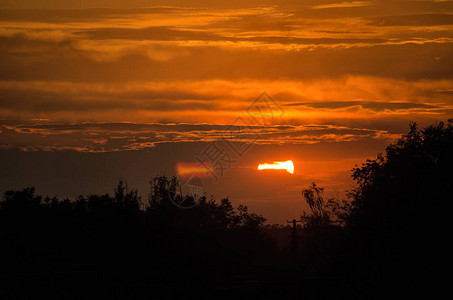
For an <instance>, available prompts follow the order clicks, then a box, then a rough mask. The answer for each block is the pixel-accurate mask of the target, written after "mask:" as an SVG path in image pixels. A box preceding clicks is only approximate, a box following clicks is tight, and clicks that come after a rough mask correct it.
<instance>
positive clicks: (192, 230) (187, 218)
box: [0, 122, 453, 299]
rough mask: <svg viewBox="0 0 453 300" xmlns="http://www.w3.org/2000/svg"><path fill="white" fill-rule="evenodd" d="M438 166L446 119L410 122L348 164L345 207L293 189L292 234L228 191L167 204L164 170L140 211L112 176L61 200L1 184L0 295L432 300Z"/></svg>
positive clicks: (451, 191) (440, 225) (451, 186)
mask: <svg viewBox="0 0 453 300" xmlns="http://www.w3.org/2000/svg"><path fill="white" fill-rule="evenodd" d="M452 170H453V125H452V122H449V123H448V125H444V124H442V123H440V124H437V125H434V126H430V127H428V128H425V129H423V130H418V129H417V128H416V126H415V125H412V126H411V130H410V132H409V133H408V135H406V136H404V137H403V138H401V139H400V140H399V141H398V142H396V143H395V144H392V145H390V146H389V147H388V148H387V153H386V154H385V155H378V156H377V157H376V159H374V160H369V161H367V162H366V163H365V164H363V165H362V167H360V168H356V169H354V170H353V174H352V177H353V179H354V180H355V182H356V187H355V188H354V189H353V190H352V191H351V193H350V195H349V198H348V199H346V200H345V201H343V200H340V199H327V198H325V197H324V196H323V190H322V188H320V187H318V186H316V185H315V184H313V185H312V186H310V187H309V188H307V189H306V190H304V191H302V196H303V197H304V199H305V200H306V201H307V203H308V205H309V207H310V209H311V212H309V213H306V214H304V215H302V216H301V221H302V223H301V226H300V228H299V230H298V233H297V236H293V238H292V240H291V239H290V238H289V237H290V236H291V232H290V228H289V227H282V226H264V222H265V219H264V218H263V217H262V216H260V215H256V214H254V213H251V212H249V211H248V210H247V208H246V207H244V206H239V207H238V208H233V207H232V206H231V203H230V201H229V200H228V199H222V200H220V201H215V200H214V199H206V198H200V199H197V202H198V205H196V206H195V207H193V208H191V209H181V208H180V207H177V206H175V205H174V203H173V202H172V201H170V200H169V197H168V195H169V193H170V194H171V193H172V191H174V189H175V183H176V182H175V180H174V179H168V178H165V177H156V178H155V179H154V180H153V182H152V190H151V193H150V197H149V201H148V203H147V205H146V207H145V205H144V204H143V201H142V200H141V199H140V198H139V197H138V196H137V192H136V191H128V189H127V185H126V184H125V183H124V182H120V183H119V184H118V186H117V187H116V189H115V193H114V195H113V196H110V195H89V196H80V197H78V198H77V199H76V200H75V201H69V200H67V199H66V200H65V199H57V198H49V197H46V198H44V197H41V196H37V195H35V190H34V189H33V188H26V189H23V190H20V191H9V192H6V193H5V194H4V196H3V199H2V201H1V203H0V259H1V265H0V299H180V298H184V299H231V298H237V299H327V298H330V299H334V298H335V299H382V298H390V297H396V296H399V297H402V298H409V297H415V296H425V297H429V298H436V297H437V296H439V295H441V293H442V292H443V291H444V290H445V287H448V286H449V285H448V283H447V282H445V281H446V279H447V278H448V277H446V276H445V275H444V274H445V272H449V270H450V267H449V262H451V253H452V252H451V246H449V244H450V243H449V240H450V236H451V229H450V227H451V226H450V221H449V220H450V219H451V211H450V210H449V209H448V207H449V206H448V204H449V203H450V201H451V200H453V171H452ZM179 200H181V199H179ZM194 201H195V199H192V198H190V197H188V198H187V199H185V200H184V203H185V205H191V204H193V202H194ZM282 236H284V237H286V238H282Z"/></svg>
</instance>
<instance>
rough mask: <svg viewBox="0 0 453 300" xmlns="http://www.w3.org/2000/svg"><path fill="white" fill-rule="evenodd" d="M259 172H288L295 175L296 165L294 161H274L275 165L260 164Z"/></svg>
mask: <svg viewBox="0 0 453 300" xmlns="http://www.w3.org/2000/svg"><path fill="white" fill-rule="evenodd" d="M258 170H286V172H288V173H291V174H293V173H294V164H293V161H292V160H287V161H274V163H273V164H267V163H264V164H259V165H258Z"/></svg>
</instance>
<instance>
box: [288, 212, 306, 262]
mask: <svg viewBox="0 0 453 300" xmlns="http://www.w3.org/2000/svg"><path fill="white" fill-rule="evenodd" d="M297 222H302V220H296V219H293V220H292V221H286V223H293V227H292V228H291V253H292V254H293V255H295V254H296V253H297V250H298V248H299V243H298V241H297V224H296V223H297Z"/></svg>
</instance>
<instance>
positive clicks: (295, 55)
mask: <svg viewBox="0 0 453 300" xmlns="http://www.w3.org/2000/svg"><path fill="white" fill-rule="evenodd" d="M452 54H453V1H392V0H383V1H379V0H377V1H352V2H345V1H334V0H305V1H289V0H282V1H276V0H275V1H252V0H242V1H233V0H228V1H207V0H205V1H188V0H180V1H177V0H175V1H172V0H168V1H146V0H109V1H107V0H92V1H74V0H72V1H70V0H60V1H59V0H41V1H32V0H6V1H5V0H3V1H1V2H0V164H1V168H0V192H3V191H5V190H7V189H15V188H22V187H25V186H31V185H34V186H36V188H37V192H38V194H49V195H51V196H53V195H55V194H56V195H58V196H60V197H75V196H77V194H89V193H112V191H113V188H114V186H115V184H116V182H117V181H118V178H120V177H121V178H125V179H127V180H128V182H129V186H130V187H133V188H138V189H139V192H140V193H141V194H142V195H143V196H144V198H145V199H146V195H147V193H148V192H149V185H148V181H149V180H150V179H151V178H152V177H153V176H155V175H160V174H165V175H167V176H173V175H176V167H177V165H178V163H196V162H197V161H200V160H204V161H206V160H207V158H208V156H207V155H206V153H208V152H209V151H211V150H213V149H214V148H215V149H214V150H218V151H220V152H219V153H221V154H219V155H218V156H217V160H216V162H215V164H214V165H215V166H220V164H222V166H223V167H224V168H223V169H222V170H219V169H218V168H217V167H215V168H214V169H215V170H217V171H216V176H217V178H215V179H214V178H204V179H203V182H202V185H203V187H204V188H205V191H206V192H207V194H208V195H210V194H213V195H215V196H216V198H218V199H219V198H221V197H225V196H229V197H230V199H231V200H232V202H233V203H235V204H238V203H243V204H246V205H248V206H249V207H250V208H251V209H252V210H253V211H255V212H258V213H261V214H263V215H264V216H265V217H267V218H268V219H269V221H270V222H281V221H283V220H286V219H291V218H295V217H298V216H299V215H300V214H301V213H302V210H304V209H305V205H304V203H303V201H302V198H301V196H300V192H301V189H302V188H304V187H307V186H308V185H309V184H310V183H311V182H313V181H315V182H316V183H318V184H319V185H321V186H324V187H325V188H326V190H328V193H329V194H331V195H335V194H337V193H338V194H342V193H343V192H344V191H345V190H346V189H350V188H351V184H352V181H351V178H350V174H351V172H350V170H351V169H352V168H353V167H354V166H355V165H356V164H357V165H360V164H361V163H363V162H365V160H366V159H367V158H372V157H374V156H375V155H376V154H377V153H379V152H384V151H385V147H386V145H388V144H389V143H390V142H392V141H393V140H395V139H396V138H398V137H399V136H400V135H401V134H403V133H405V132H407V131H408V125H409V122H410V121H417V122H418V123H419V124H420V126H423V125H427V124H430V123H435V122H438V121H446V120H447V119H449V118H453V55H452ZM263 93H264V94H263ZM260 107H261V108H262V107H265V111H261V113H263V114H261V115H260V113H259V112H258V111H259V110H260ZM237 132H239V134H236V133H237ZM209 153H210V154H211V155H213V154H214V153H213V152H212V151H211V152H209ZM219 159H220V160H221V161H219ZM287 160H292V161H293V162H294V167H295V171H294V174H290V173H288V172H285V171H284V170H283V171H282V170H280V171H272V170H264V171H258V170H257V166H258V164H259V163H272V162H274V161H287Z"/></svg>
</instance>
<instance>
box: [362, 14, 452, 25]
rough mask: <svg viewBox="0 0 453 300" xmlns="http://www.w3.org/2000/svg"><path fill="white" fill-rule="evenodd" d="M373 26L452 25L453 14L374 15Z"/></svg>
mask: <svg viewBox="0 0 453 300" xmlns="http://www.w3.org/2000/svg"><path fill="white" fill-rule="evenodd" d="M371 20H372V22H371V25H374V26H441V25H453V14H417V15H400V16H385V17H375V18H372V19H371Z"/></svg>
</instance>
